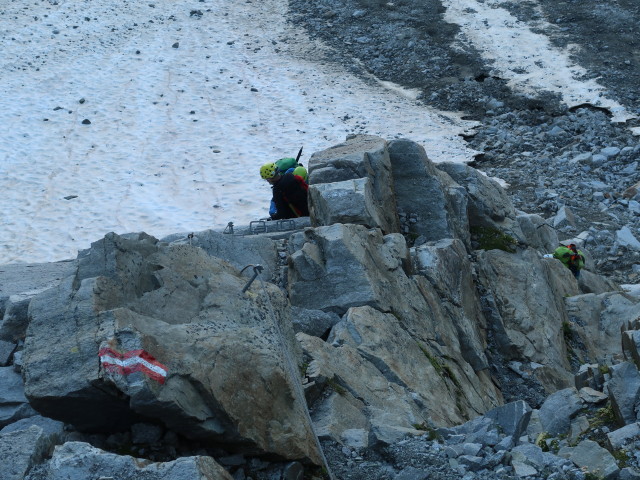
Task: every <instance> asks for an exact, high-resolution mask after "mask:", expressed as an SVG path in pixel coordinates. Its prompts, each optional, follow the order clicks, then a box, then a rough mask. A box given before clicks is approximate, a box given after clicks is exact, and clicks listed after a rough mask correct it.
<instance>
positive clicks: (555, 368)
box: [478, 249, 579, 393]
mask: <svg viewBox="0 0 640 480" xmlns="http://www.w3.org/2000/svg"><path fill="white" fill-rule="evenodd" d="M478 266H479V272H478V273H479V279H480V283H481V285H482V287H483V288H484V290H485V292H486V293H485V296H484V300H485V301H486V302H487V305H488V307H490V308H488V310H487V312H486V315H487V319H488V321H489V322H490V323H489V327H488V328H489V329H490V330H491V331H492V332H493V335H494V340H495V342H496V346H497V348H498V349H499V350H500V351H501V353H502V354H503V355H505V356H506V358H507V359H515V360H518V361H530V362H535V363H537V364H540V365H542V367H540V368H537V369H536V370H535V373H534V375H536V378H538V380H539V381H540V382H541V383H542V384H543V386H544V387H545V389H546V390H547V392H548V393H551V392H554V391H556V390H559V389H562V388H566V387H569V386H571V385H573V374H572V373H571V368H570V366H569V363H568V359H567V350H566V345H565V342H564V337H563V329H562V325H563V324H564V323H565V322H567V321H568V317H567V314H566V311H565V307H564V300H565V297H567V296H571V295H576V294H578V293H579V291H578V285H577V283H576V281H575V278H574V277H573V275H571V272H569V270H568V269H567V268H565V267H564V266H562V265H561V264H560V262H557V261H555V260H553V261H547V260H546V259H543V258H541V255H540V254H539V253H538V252H536V251H535V250H532V249H526V250H524V251H521V252H519V253H507V252H504V251H502V250H488V251H481V252H480V253H479V255H478Z"/></svg>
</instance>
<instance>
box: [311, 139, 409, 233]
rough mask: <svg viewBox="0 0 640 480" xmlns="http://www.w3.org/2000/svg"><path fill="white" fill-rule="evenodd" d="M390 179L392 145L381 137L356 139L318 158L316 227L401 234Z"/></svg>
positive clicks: (313, 168)
mask: <svg viewBox="0 0 640 480" xmlns="http://www.w3.org/2000/svg"><path fill="white" fill-rule="evenodd" d="M391 179H392V173H391V162H390V160H389V150H388V148H387V141H386V140H384V139H382V138H380V137H375V136H372V135H353V136H350V137H347V139H346V141H345V142H343V143H341V144H338V145H335V146H333V147H331V148H328V149H326V150H323V151H321V152H316V153H314V154H313V155H311V158H310V159H309V185H310V187H309V197H310V203H309V213H310V217H311V224H312V225H313V226H321V225H330V224H332V223H360V224H363V225H367V226H369V227H378V228H380V229H381V230H382V231H383V232H385V233H392V232H398V231H399V224H398V217H397V215H396V201H395V196H394V191H393V186H392V185H393V182H392V180H391ZM326 184H333V185H332V186H329V185H326ZM336 203H338V204H339V205H340V208H338V206H337V205H336Z"/></svg>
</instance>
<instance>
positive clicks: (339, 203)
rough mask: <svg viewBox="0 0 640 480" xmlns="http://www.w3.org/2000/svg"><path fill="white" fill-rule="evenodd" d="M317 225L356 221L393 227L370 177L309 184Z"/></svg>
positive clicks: (374, 225)
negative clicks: (385, 216)
mask: <svg viewBox="0 0 640 480" xmlns="http://www.w3.org/2000/svg"><path fill="white" fill-rule="evenodd" d="M309 205H310V207H309V209H310V210H309V211H310V215H311V218H313V220H314V225H333V224H334V223H355V224H358V225H365V226H366V227H369V228H375V227H378V228H380V229H382V230H384V231H390V227H389V225H387V224H386V219H385V218H384V216H383V211H384V210H383V208H381V205H380V204H379V202H378V200H377V199H376V198H375V192H374V190H373V182H372V180H371V179H370V178H369V177H366V178H356V179H352V180H343V181H341V182H333V183H321V184H317V185H310V186H309Z"/></svg>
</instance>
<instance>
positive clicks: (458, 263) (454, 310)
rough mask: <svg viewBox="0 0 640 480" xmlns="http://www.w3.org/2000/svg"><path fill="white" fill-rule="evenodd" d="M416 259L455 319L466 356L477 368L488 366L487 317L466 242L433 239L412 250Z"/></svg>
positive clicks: (419, 270)
mask: <svg viewBox="0 0 640 480" xmlns="http://www.w3.org/2000/svg"><path fill="white" fill-rule="evenodd" d="M412 260H413V270H414V272H415V273H416V274H419V275H424V276H425V277H426V278H427V279H428V280H429V282H430V283H431V285H432V286H433V287H434V288H435V290H436V292H438V295H439V296H440V298H441V299H442V306H443V308H445V309H446V310H447V312H448V315H449V316H450V318H451V319H452V320H453V323H454V325H455V327H456V331H457V335H458V339H459V341H460V346H461V349H462V356H463V357H464V358H465V360H466V361H467V362H468V363H469V364H470V365H471V366H472V367H473V368H474V370H476V371H480V370H483V369H485V368H488V366H489V365H488V360H487V357H486V355H485V353H484V352H485V350H486V347H487V339H486V328H487V321H486V319H485V318H484V315H483V313H482V310H481V308H482V307H481V303H480V297H479V296H478V293H477V290H476V286H475V283H474V279H473V267H472V265H471V262H470V261H469V258H468V256H467V251H466V249H465V245H464V243H463V242H462V241H461V240H457V239H456V240H453V239H444V240H440V241H438V242H429V243H427V244H425V245H420V246H419V247H416V248H414V249H413V250H412Z"/></svg>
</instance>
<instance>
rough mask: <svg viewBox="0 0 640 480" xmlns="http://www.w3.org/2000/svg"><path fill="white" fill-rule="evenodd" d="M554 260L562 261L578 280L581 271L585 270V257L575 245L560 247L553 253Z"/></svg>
mask: <svg viewBox="0 0 640 480" xmlns="http://www.w3.org/2000/svg"><path fill="white" fill-rule="evenodd" d="M553 258H557V259H558V260H560V261H561V262H562V263H563V264H564V266H565V267H567V268H568V269H569V270H571V273H573V276H574V277H576V278H578V277H579V276H580V270H582V269H583V268H584V255H583V253H582V251H580V250H578V247H576V245H575V244H574V243H571V244H569V245H560V246H559V247H558V248H556V249H555V251H554V252H553Z"/></svg>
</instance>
